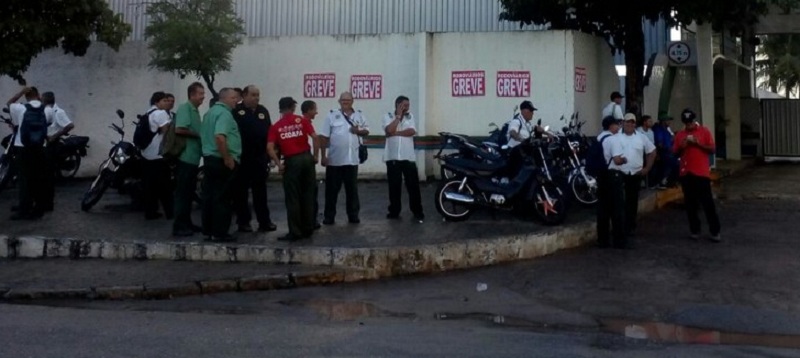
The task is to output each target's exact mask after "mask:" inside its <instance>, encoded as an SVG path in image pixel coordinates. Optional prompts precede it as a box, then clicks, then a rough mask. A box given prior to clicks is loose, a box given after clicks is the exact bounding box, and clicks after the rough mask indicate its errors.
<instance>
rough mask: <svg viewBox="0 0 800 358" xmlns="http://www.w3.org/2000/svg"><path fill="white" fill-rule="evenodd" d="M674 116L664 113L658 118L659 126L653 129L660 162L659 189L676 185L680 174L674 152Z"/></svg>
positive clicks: (657, 172) (658, 166) (658, 172)
mask: <svg viewBox="0 0 800 358" xmlns="http://www.w3.org/2000/svg"><path fill="white" fill-rule="evenodd" d="M670 123H672V116H670V115H669V114H666V113H662V114H661V115H660V116H659V117H658V124H656V125H655V126H654V127H653V139H654V140H655V144H656V152H657V153H658V161H657V162H656V170H655V172H656V174H657V175H658V176H657V177H656V179H657V185H658V186H657V188H658V189H666V188H667V187H668V186H671V185H673V184H674V183H675V174H677V172H678V170H677V169H678V161H677V159H676V158H675V154H674V153H673V152H672V145H673V136H674V134H673V133H672V129H670Z"/></svg>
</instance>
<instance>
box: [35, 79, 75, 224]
mask: <svg viewBox="0 0 800 358" xmlns="http://www.w3.org/2000/svg"><path fill="white" fill-rule="evenodd" d="M42 103H43V104H44V105H45V106H47V107H48V108H51V109H52V111H53V124H51V125H50V126H49V127H47V148H46V154H47V173H48V174H47V175H46V176H45V177H44V178H45V184H44V190H45V194H44V210H45V211H52V210H53V204H54V200H55V184H56V182H55V175H56V170H58V163H59V154H60V152H61V150H62V149H61V147H62V145H61V137H63V136H65V135H67V134H69V132H70V131H72V129H74V128H75V125H74V124H73V123H72V120H71V119H70V118H69V116H67V112H65V111H64V110H63V109H61V107H59V106H58V104H56V95H55V94H54V93H53V92H45V93H42Z"/></svg>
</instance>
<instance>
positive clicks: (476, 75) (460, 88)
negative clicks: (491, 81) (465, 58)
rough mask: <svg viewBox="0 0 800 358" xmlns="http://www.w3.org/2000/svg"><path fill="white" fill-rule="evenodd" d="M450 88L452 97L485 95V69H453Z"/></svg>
mask: <svg viewBox="0 0 800 358" xmlns="http://www.w3.org/2000/svg"><path fill="white" fill-rule="evenodd" d="M450 88H451V89H452V91H453V97H477V96H485V95H486V72H485V71H453V72H452V75H451V81H450Z"/></svg>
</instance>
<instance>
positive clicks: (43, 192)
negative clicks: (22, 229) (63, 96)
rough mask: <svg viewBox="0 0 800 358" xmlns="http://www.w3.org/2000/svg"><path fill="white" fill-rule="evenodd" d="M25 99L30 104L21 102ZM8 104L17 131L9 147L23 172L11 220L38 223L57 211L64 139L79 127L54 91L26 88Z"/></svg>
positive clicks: (17, 165)
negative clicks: (58, 171)
mask: <svg viewBox="0 0 800 358" xmlns="http://www.w3.org/2000/svg"><path fill="white" fill-rule="evenodd" d="M22 97H25V100H26V102H27V103H25V104H22V103H17V102H18V101H19V100H20V99H21V98H22ZM7 105H8V111H9V114H10V116H11V122H12V130H13V131H14V136H13V138H14V142H13V143H8V144H7V145H10V146H13V147H14V151H15V152H16V163H15V164H14V165H15V167H16V168H18V169H19V175H18V178H17V179H18V180H17V182H18V183H19V203H18V205H16V206H13V207H12V210H13V211H15V213H14V214H13V215H12V216H11V220H37V219H39V218H41V217H42V216H44V214H45V213H47V212H52V211H53V207H54V199H55V173H56V164H55V163H56V160H57V158H58V154H59V153H58V150H59V147H60V140H61V138H62V137H63V136H65V135H67V134H69V132H70V131H72V129H73V128H75V125H74V124H73V123H72V120H70V118H69V116H68V115H67V114H66V112H64V110H63V109H61V108H60V107H59V106H58V105H57V104H56V97H55V94H54V93H53V92H45V93H43V94H41V95H40V94H39V90H38V89H37V88H36V87H23V88H22V89H21V90H20V91H19V92H18V93H17V94H15V95H14V96H13V97H11V99H9V100H8V102H7Z"/></svg>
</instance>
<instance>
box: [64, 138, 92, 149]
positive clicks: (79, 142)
mask: <svg viewBox="0 0 800 358" xmlns="http://www.w3.org/2000/svg"><path fill="white" fill-rule="evenodd" d="M88 143H89V137H83V136H72V137H67V138H64V145H66V146H68V147H85V146H86V144H88Z"/></svg>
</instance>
